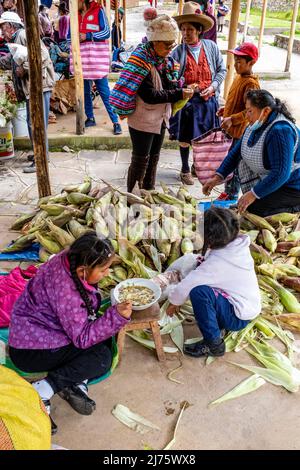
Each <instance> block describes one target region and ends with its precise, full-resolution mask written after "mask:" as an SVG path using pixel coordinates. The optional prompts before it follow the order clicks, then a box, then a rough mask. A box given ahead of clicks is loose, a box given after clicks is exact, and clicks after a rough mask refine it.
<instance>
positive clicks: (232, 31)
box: [224, 0, 241, 99]
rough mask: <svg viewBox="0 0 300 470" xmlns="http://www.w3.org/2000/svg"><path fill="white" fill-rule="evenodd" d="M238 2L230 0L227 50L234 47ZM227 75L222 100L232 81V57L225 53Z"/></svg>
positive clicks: (237, 0)
mask: <svg viewBox="0 0 300 470" xmlns="http://www.w3.org/2000/svg"><path fill="white" fill-rule="evenodd" d="M240 4H241V1H240V0H232V5H231V15H230V25H229V37H228V49H234V48H235V47H236V38H237V30H238V22H239V15H240ZM226 68H227V74H226V78H225V83H224V98H225V99H226V98H227V95H228V92H229V88H230V86H231V83H232V81H233V74H234V57H233V54H230V53H229V52H227V63H226Z"/></svg>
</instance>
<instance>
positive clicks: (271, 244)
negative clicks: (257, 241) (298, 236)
mask: <svg viewBox="0 0 300 470" xmlns="http://www.w3.org/2000/svg"><path fill="white" fill-rule="evenodd" d="M262 237H263V242H264V245H265V247H266V248H267V250H269V251H270V252H271V253H274V251H275V250H276V248H277V241H276V239H275V237H274V235H273V233H271V232H270V230H266V229H263V230H262Z"/></svg>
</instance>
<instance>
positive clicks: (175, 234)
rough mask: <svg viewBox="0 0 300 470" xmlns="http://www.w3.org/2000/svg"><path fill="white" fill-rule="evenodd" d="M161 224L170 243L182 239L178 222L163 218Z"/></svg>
mask: <svg viewBox="0 0 300 470" xmlns="http://www.w3.org/2000/svg"><path fill="white" fill-rule="evenodd" d="M161 222H162V228H163V230H164V232H165V233H166V236H167V237H168V239H169V241H170V243H173V242H175V241H176V240H177V239H178V238H179V237H180V234H179V225H178V222H177V220H176V219H172V218H171V217H166V216H162V219H161Z"/></svg>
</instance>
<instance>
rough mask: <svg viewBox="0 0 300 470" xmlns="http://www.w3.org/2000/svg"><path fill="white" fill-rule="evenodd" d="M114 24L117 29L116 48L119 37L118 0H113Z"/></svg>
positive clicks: (118, 44)
mask: <svg viewBox="0 0 300 470" xmlns="http://www.w3.org/2000/svg"><path fill="white" fill-rule="evenodd" d="M115 2H116V3H115V5H116V6H115V25H116V29H117V48H118V47H120V37H119V27H120V24H119V23H120V22H119V0H115Z"/></svg>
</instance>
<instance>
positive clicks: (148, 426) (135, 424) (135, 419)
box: [112, 404, 160, 434]
mask: <svg viewBox="0 0 300 470" xmlns="http://www.w3.org/2000/svg"><path fill="white" fill-rule="evenodd" d="M112 414H113V416H114V417H115V418H117V419H118V420H119V421H120V422H121V423H123V424H125V426H128V427H129V428H130V429H133V431H136V432H139V433H140V434H145V433H146V432H149V431H151V430H153V429H156V430H158V431H159V430H160V428H159V427H158V426H156V425H155V424H153V423H151V421H148V420H147V419H145V418H143V416H140V415H138V414H136V413H133V412H132V411H131V410H130V409H129V408H127V406H124V405H121V404H118V405H116V406H115V407H114V408H113V410H112Z"/></svg>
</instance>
